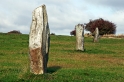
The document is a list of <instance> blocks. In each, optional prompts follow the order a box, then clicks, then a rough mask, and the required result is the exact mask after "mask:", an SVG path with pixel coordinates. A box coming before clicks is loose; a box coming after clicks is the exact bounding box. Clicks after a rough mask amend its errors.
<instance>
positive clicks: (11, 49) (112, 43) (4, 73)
mask: <svg viewBox="0 0 124 82" xmlns="http://www.w3.org/2000/svg"><path fill="white" fill-rule="evenodd" d="M84 44H85V52H80V51H76V50H75V37H74V36H51V42H50V53H49V61H48V69H47V71H48V72H47V73H46V74H43V75H34V74H31V73H30V71H29V69H30V68H29V54H28V35H15V34H0V82H124V39H108V38H101V39H100V41H99V43H93V42H92V38H86V37H85V43H84Z"/></svg>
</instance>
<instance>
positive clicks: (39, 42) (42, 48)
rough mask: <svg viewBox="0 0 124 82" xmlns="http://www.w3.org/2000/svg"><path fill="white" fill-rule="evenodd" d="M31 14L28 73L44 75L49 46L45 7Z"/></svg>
mask: <svg viewBox="0 0 124 82" xmlns="http://www.w3.org/2000/svg"><path fill="white" fill-rule="evenodd" d="M32 14H33V15H32V23H31V27H30V34H29V54H30V71H31V72H32V73H34V74H44V73H46V71H47V62H48V54H49V45H50V30H49V25H48V17H47V12H46V6H45V5H42V6H40V7H38V8H36V9H35V10H34V11H33V13H32Z"/></svg>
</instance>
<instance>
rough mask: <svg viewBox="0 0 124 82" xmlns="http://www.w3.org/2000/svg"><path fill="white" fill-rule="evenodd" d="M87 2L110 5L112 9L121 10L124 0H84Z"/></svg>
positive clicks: (123, 6)
mask: <svg viewBox="0 0 124 82" xmlns="http://www.w3.org/2000/svg"><path fill="white" fill-rule="evenodd" d="M85 2H87V4H88V3H89V4H92V5H97V6H104V7H111V8H112V9H117V10H121V9H123V8H124V4H123V3H124V0H85Z"/></svg>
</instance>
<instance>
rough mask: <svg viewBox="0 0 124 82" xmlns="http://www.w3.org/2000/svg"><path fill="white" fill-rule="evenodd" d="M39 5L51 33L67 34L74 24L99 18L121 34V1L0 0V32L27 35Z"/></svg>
mask: <svg viewBox="0 0 124 82" xmlns="http://www.w3.org/2000/svg"><path fill="white" fill-rule="evenodd" d="M42 4H45V5H46V9H47V14H48V22H49V27H50V32H51V33H55V34H57V35H69V34H70V31H72V30H74V28H75V25H77V24H79V23H80V24H84V23H88V22H89V20H90V19H92V20H94V19H98V18H103V19H105V20H108V21H111V22H113V23H115V24H116V26H117V31H116V34H124V0H1V2H0V32H4V33H6V32H9V31H12V30H18V31H20V32H21V33H23V34H29V31H30V25H31V21H32V11H33V10H34V9H35V8H36V7H38V6H41V5H42Z"/></svg>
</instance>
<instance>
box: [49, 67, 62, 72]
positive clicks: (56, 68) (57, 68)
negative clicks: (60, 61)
mask: <svg viewBox="0 0 124 82" xmlns="http://www.w3.org/2000/svg"><path fill="white" fill-rule="evenodd" d="M59 69H61V67H60V66H52V67H48V68H47V73H54V72H56V71H57V70H59Z"/></svg>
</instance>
